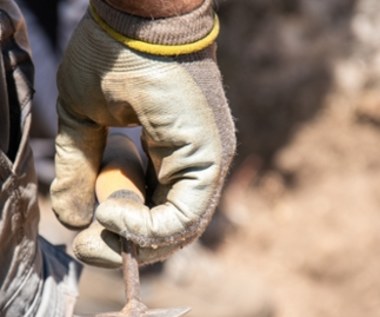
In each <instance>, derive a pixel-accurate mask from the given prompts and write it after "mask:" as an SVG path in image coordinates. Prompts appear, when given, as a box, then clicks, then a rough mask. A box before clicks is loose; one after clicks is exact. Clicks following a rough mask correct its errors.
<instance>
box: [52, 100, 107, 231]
mask: <svg viewBox="0 0 380 317" xmlns="http://www.w3.org/2000/svg"><path fill="white" fill-rule="evenodd" d="M57 109H58V114H59V133H58V135H57V138H56V155H55V171H56V177H55V179H54V181H53V183H52V185H51V188H50V193H51V199H52V208H53V211H54V212H55V214H56V215H57V217H58V219H59V221H60V222H61V223H62V224H64V225H66V226H67V227H69V228H74V229H75V228H82V227H85V226H88V225H89V224H90V223H91V221H92V217H93V213H94V209H95V194H94V187H95V180H96V176H97V173H98V170H99V166H100V161H101V157H102V152H103V149H104V144H105V140H106V129H105V128H104V127H102V126H100V125H97V124H96V123H94V122H90V121H88V120H87V121H86V120H83V118H79V117H77V116H76V115H74V114H72V113H71V112H69V111H68V110H67V108H66V107H65V106H64V104H63V102H62V100H61V101H60V102H59V103H58V106H57Z"/></svg>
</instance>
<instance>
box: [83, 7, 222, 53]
mask: <svg viewBox="0 0 380 317" xmlns="http://www.w3.org/2000/svg"><path fill="white" fill-rule="evenodd" d="M211 4H212V0H205V1H204V3H203V4H202V5H201V6H200V7H198V8H197V9H195V10H194V11H192V12H189V13H187V14H184V15H180V16H175V17H169V18H159V19H148V18H143V17H138V16H135V15H131V14H128V13H125V12H121V11H118V10H116V9H114V8H113V7H112V6H110V5H108V4H107V3H106V2H105V1H104V0H90V5H91V7H92V15H93V17H94V18H95V20H97V22H98V23H99V20H100V21H101V22H103V23H105V24H106V26H108V27H110V28H111V29H112V30H113V31H114V32H117V33H119V34H121V35H122V36H124V37H126V38H128V39H133V40H138V41H142V42H145V43H149V44H158V45H167V46H178V45H186V44H189V43H194V42H197V41H199V40H201V39H204V38H205V37H207V36H208V35H209V34H210V33H212V31H213V30H214V29H215V28H216V26H215V25H216V24H217V22H216V19H215V14H214V11H213V9H212V5H211ZM94 15H95V16H94ZM99 24H101V23H99ZM101 26H102V25H101ZM103 28H104V27H103ZM214 33H215V32H214ZM215 37H216V36H215Z"/></svg>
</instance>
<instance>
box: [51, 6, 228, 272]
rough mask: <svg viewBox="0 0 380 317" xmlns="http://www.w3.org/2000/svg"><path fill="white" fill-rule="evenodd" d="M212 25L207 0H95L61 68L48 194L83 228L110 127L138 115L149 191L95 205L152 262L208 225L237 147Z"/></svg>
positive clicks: (62, 214) (61, 214)
mask: <svg viewBox="0 0 380 317" xmlns="http://www.w3.org/2000/svg"><path fill="white" fill-rule="evenodd" d="M216 31H217V20H216V19H215V14H214V12H213V10H212V8H211V0H206V1H205V2H204V3H203V5H202V6H201V7H199V8H197V9H196V10H195V11H193V12H191V13H188V14H185V15H183V16H177V17H172V18H166V19H157V20H150V19H143V18H139V17H136V16H132V15H128V14H125V13H122V12H119V11H116V10H114V9H113V8H111V7H109V6H108V5H107V4H106V3H105V2H103V1H102V0H92V1H91V9H90V10H89V12H88V13H87V14H86V15H85V16H84V18H83V20H82V21H81V23H80V24H79V26H78V28H77V30H76V32H75V33H74V35H73V37H72V39H71V43H70V44H69V47H68V48H67V51H66V54H65V56H64V59H63V61H62V64H61V65H60V68H59V72H58V89H59V98H58V105H57V107H58V114H59V133H58V136H57V138H56V150H57V154H56V179H55V180H54V182H53V184H52V187H51V195H52V203H53V209H54V211H55V213H56V214H57V216H58V218H59V220H60V221H61V222H62V223H64V224H65V225H67V226H69V227H72V228H83V227H86V226H88V225H89V224H90V223H91V221H92V218H93V214H94V210H95V207H96V206H95V198H94V184H95V180H96V177H97V173H98V170H99V166H100V162H101V160H102V154H103V150H104V146H105V142H106V134H107V127H109V126H117V127H124V126H131V125H141V126H142V127H143V134H142V142H143V144H144V148H145V149H146V153H147V155H148V157H149V159H150V161H151V167H152V169H151V174H152V175H154V176H155V182H150V183H149V185H148V186H149V188H148V191H147V192H148V196H147V201H146V202H145V204H144V203H143V202H141V203H139V204H137V203H131V202H130V201H129V198H128V197H124V196H123V195H114V196H112V195H111V196H110V197H109V198H108V199H107V200H106V201H105V202H103V203H102V204H100V205H99V207H97V209H96V218H97V220H98V221H99V223H100V224H101V225H102V226H104V228H106V229H107V230H109V231H111V232H113V233H114V234H116V235H122V236H124V237H126V238H127V239H131V240H133V241H134V242H135V243H136V244H138V245H140V246H141V247H143V248H148V250H150V251H151V252H152V254H150V255H149V258H150V261H149V262H154V261H156V260H159V259H162V258H164V257H165V256H166V255H165V256H163V255H162V253H160V250H162V249H165V248H168V247H169V248H170V249H171V250H174V249H175V248H179V247H181V246H183V245H185V244H186V243H189V242H190V241H192V240H193V239H195V238H196V237H198V236H199V235H200V234H201V233H202V232H203V231H204V229H205V228H206V226H207V224H208V223H209V221H210V218H211V217H212V214H213V212H214V209H215V207H216V205H217V203H218V199H219V196H220V193H221V188H222V185H223V181H224V178H225V175H226V173H227V170H228V167H229V165H230V162H231V159H232V157H233V154H234V151H235V132H234V125H233V120H232V118H231V115H230V111H229V108H228V105H227V102H226V99H225V96H224V91H223V87H222V83H221V78H220V73H219V70H218V67H217V65H216V63H215V54H214V53H215V46H214V44H213V41H214V39H215V35H216V33H217V32H216ZM95 249H96V248H95ZM95 253H96V251H95ZM92 254H93V253H92ZM155 254H157V257H155ZM99 256H100V257H101V256H102V254H101V252H99ZM88 262H91V261H88ZM94 262H96V261H94ZM106 262H107V259H105V263H106ZM111 266H114V265H111Z"/></svg>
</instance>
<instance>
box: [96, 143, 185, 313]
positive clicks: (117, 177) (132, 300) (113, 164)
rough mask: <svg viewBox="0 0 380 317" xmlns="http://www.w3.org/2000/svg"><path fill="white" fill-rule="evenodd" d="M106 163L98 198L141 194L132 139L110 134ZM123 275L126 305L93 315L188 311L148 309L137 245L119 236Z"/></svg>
mask: <svg viewBox="0 0 380 317" xmlns="http://www.w3.org/2000/svg"><path fill="white" fill-rule="evenodd" d="M105 153H106V154H105V164H104V166H103V168H102V170H101V171H100V173H99V176H98V179H97V183H96V195H97V198H98V200H99V202H102V201H104V200H105V199H107V197H108V196H109V195H110V194H112V193H113V192H115V191H118V190H121V189H124V190H129V191H133V192H134V193H136V194H137V195H139V196H141V197H142V198H143V197H144V193H145V192H144V181H143V179H144V178H143V173H142V169H141V164H140V160H139V157H138V152H137V151H136V150H135V149H134V145H133V143H131V142H129V141H126V139H125V137H123V136H111V137H110V139H109V143H108V145H107V148H106V152H105ZM121 244H122V258H123V276H124V287H125V293H126V305H125V306H124V307H123V308H122V310H121V311H119V312H109V313H101V314H97V315H95V317H180V316H184V315H185V314H186V313H187V312H189V311H190V308H188V307H178V308H164V309H149V308H148V307H147V306H146V305H145V304H143V302H142V300H141V295H140V278H139V266H138V261H137V247H136V245H135V244H134V243H133V242H131V241H128V240H127V239H125V238H121Z"/></svg>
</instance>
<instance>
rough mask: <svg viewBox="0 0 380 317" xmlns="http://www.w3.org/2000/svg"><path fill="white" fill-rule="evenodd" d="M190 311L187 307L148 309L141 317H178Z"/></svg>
mask: <svg viewBox="0 0 380 317" xmlns="http://www.w3.org/2000/svg"><path fill="white" fill-rule="evenodd" d="M189 311H190V308H189V307H176V308H156V309H148V310H147V311H146V312H145V313H144V315H143V316H141V317H180V316H184V315H186V314H187V313H188V312H189Z"/></svg>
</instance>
